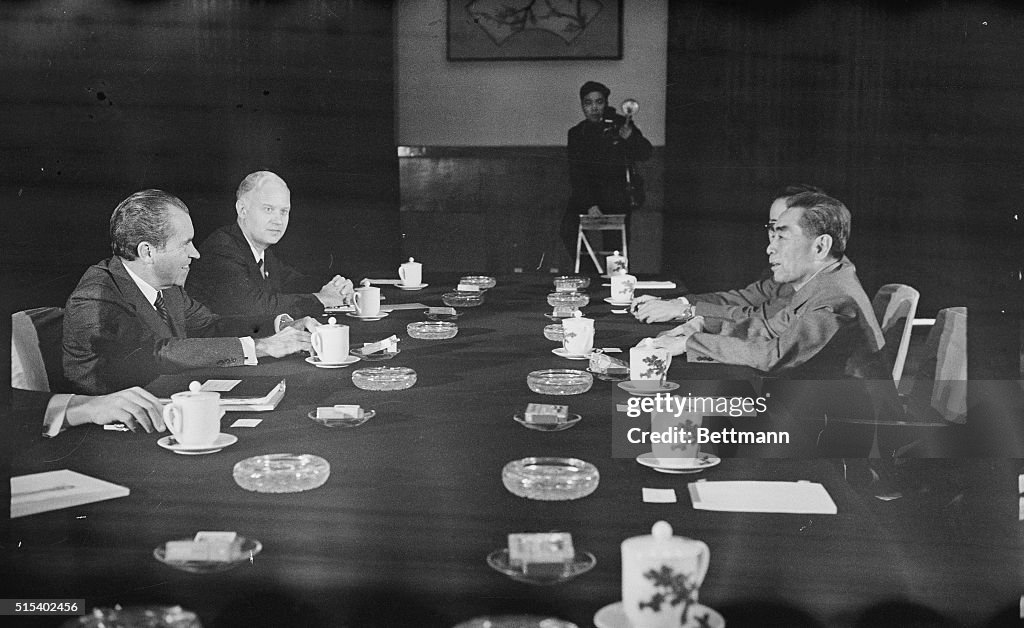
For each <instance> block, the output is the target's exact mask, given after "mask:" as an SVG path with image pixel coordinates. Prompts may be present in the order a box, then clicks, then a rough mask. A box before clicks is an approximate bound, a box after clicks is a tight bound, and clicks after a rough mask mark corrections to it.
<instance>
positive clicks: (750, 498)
mask: <svg viewBox="0 0 1024 628" xmlns="http://www.w3.org/2000/svg"><path fill="white" fill-rule="evenodd" d="M689 488H690V500H691V501H692V502H693V507H694V508H695V509H696V510H718V511H724V512H782V513H799V514H807V515H810V514H819V515H834V514H836V503H835V502H834V501H832V497H831V496H830V495H829V494H828V491H826V490H825V487H824V486H822V485H821V484H818V483H817V482H806V481H800V482H756V481H744V482H707V481H702V482H693V483H691V484H690V485H689Z"/></svg>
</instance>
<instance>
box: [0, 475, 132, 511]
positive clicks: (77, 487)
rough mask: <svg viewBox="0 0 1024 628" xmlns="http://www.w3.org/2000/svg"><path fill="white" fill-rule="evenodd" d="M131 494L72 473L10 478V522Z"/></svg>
mask: <svg viewBox="0 0 1024 628" xmlns="http://www.w3.org/2000/svg"><path fill="white" fill-rule="evenodd" d="M128 493H129V490H128V487H126V486H121V485H120V484H112V483H110V482H107V481H104V480H100V479H98V478H94V477H91V476H88V475H83V474H81V473H77V472H75V471H71V470H69V469H61V470H59V471H46V472H44V473H33V474H31V475H19V476H17V477H13V478H11V519H14V518H16V517H24V516H26V515H34V514H36V513H40V512H49V511H51V510H60V509H62V508H71V507H72V506H80V505H82V504H91V503H92V502H100V501H104V500H107V499H114V498H117V497H126V496H127V495H128Z"/></svg>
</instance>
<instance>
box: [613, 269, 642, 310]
mask: <svg viewBox="0 0 1024 628" xmlns="http://www.w3.org/2000/svg"><path fill="white" fill-rule="evenodd" d="M635 288H636V277H634V276H633V275H627V274H621V275H613V276H612V301H615V302H616V303H629V302H630V301H632V300H633V290H634V289H635Z"/></svg>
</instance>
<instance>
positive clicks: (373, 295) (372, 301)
mask: <svg viewBox="0 0 1024 628" xmlns="http://www.w3.org/2000/svg"><path fill="white" fill-rule="evenodd" d="M352 305H353V306H354V307H355V308H356V314H357V315H358V316H377V315H378V314H380V288H375V287H372V286H367V287H363V288H356V293H355V294H354V295H353V296H352Z"/></svg>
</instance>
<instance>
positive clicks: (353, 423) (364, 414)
mask: <svg viewBox="0 0 1024 628" xmlns="http://www.w3.org/2000/svg"><path fill="white" fill-rule="evenodd" d="M306 416H308V417H309V418H311V419H313V420H314V421H316V422H317V423H319V424H320V425H323V426H324V427H359V426H360V425H362V424H363V423H366V422H367V421H369V420H370V419H372V418H373V417H375V416H377V412H376V411H375V410H367V409H365V408H360V409H359V414H358V415H357V416H346V417H340V416H336V417H331V416H327V417H323V416H318V413H317V411H316V410H313V411H311V412H310V413H309V414H307V415H306Z"/></svg>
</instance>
